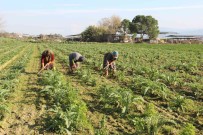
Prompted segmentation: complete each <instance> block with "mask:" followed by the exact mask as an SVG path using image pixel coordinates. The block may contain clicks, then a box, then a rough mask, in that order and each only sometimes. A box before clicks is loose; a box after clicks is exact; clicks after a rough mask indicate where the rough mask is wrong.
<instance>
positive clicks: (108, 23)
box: [99, 15, 121, 34]
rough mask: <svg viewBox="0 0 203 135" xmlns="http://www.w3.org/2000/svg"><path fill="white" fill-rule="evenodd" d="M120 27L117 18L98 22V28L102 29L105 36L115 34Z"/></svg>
mask: <svg viewBox="0 0 203 135" xmlns="http://www.w3.org/2000/svg"><path fill="white" fill-rule="evenodd" d="M120 26H121V18H120V17H119V16H115V15H113V16H111V17H110V18H102V19H101V20H100V21H99V27H101V28H103V29H104V30H105V31H106V33H107V34H115V33H116V32H117V31H118V30H119V27H120Z"/></svg>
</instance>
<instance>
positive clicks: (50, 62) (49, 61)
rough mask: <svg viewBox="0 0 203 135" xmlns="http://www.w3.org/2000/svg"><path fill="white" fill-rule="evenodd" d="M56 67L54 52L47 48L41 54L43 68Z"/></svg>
mask: <svg viewBox="0 0 203 135" xmlns="http://www.w3.org/2000/svg"><path fill="white" fill-rule="evenodd" d="M47 69H54V53H53V52H52V51H51V50H45V51H44V52H43V53H42V56H41V70H47Z"/></svg>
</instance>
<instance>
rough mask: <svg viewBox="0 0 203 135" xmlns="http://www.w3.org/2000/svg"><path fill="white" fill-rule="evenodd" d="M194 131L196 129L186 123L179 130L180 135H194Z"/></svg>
mask: <svg viewBox="0 0 203 135" xmlns="http://www.w3.org/2000/svg"><path fill="white" fill-rule="evenodd" d="M195 129H196V128H195V127H194V126H193V125H192V124H190V123H186V124H185V126H184V127H183V128H182V129H181V132H180V135H195Z"/></svg>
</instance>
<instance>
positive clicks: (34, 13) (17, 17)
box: [0, 0, 203, 36]
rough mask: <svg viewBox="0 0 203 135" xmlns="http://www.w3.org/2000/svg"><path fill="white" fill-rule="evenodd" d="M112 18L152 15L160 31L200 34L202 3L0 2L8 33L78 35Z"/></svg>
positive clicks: (111, 0)
mask: <svg viewBox="0 0 203 135" xmlns="http://www.w3.org/2000/svg"><path fill="white" fill-rule="evenodd" d="M112 15H116V16H120V17H121V19H129V20H130V21H131V20H132V19H133V18H134V17H135V16H137V15H151V16H152V17H154V18H155V19H157V20H158V22H159V27H160V30H161V31H173V32H179V31H196V32H198V31H201V30H203V0H0V18H1V19H2V20H3V22H4V27H3V28H4V30H5V31H7V32H16V33H25V34H34V35H38V34H55V33H57V34H62V35H64V36H66V35H71V34H79V33H81V32H82V31H84V30H85V28H87V27H88V26H90V25H97V24H98V21H100V20H101V19H102V18H106V17H107V18H109V17H111V16H112ZM197 34H198V33H197Z"/></svg>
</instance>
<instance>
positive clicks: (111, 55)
mask: <svg viewBox="0 0 203 135" xmlns="http://www.w3.org/2000/svg"><path fill="white" fill-rule="evenodd" d="M117 58H118V52H117V51H113V52H108V53H106V54H104V62H103V69H104V75H105V76H108V75H109V70H110V71H113V73H114V72H115V71H116V63H115V61H116V60H117Z"/></svg>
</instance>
